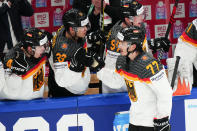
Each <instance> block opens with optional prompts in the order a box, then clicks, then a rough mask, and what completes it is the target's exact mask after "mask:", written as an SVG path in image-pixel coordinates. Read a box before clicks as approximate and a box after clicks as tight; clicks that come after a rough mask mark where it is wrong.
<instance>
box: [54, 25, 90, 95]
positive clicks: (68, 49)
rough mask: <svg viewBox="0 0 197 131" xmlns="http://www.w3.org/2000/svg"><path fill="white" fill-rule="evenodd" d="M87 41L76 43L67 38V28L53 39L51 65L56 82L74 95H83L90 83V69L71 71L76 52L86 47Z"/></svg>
mask: <svg viewBox="0 0 197 131" xmlns="http://www.w3.org/2000/svg"><path fill="white" fill-rule="evenodd" d="M85 46H86V44H85V39H81V40H80V41H78V42H75V41H73V40H71V39H68V38H66V37H65V28H64V26H62V27H61V28H60V29H59V30H58V32H57V35H56V36H54V38H53V45H52V56H51V58H50V64H51V67H52V69H53V71H54V77H55V81H56V83H57V84H58V86H60V87H63V88H65V89H67V90H68V91H70V92H71V93H73V94H83V93H85V91H86V90H87V88H88V84H89V82H90V71H89V68H87V67H84V71H83V72H75V71H72V70H70V68H69V67H70V62H71V59H72V58H73V57H74V54H75V53H76V51H77V50H78V49H79V48H81V47H84V48H85Z"/></svg>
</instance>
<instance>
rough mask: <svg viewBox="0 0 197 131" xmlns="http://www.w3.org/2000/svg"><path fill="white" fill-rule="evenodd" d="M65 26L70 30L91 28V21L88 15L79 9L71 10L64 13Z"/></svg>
mask: <svg viewBox="0 0 197 131" xmlns="http://www.w3.org/2000/svg"><path fill="white" fill-rule="evenodd" d="M62 21H63V25H64V27H65V28H66V30H68V28H69V27H75V28H77V27H83V26H87V28H88V29H89V28H90V23H89V19H88V17H87V15H86V14H84V13H82V12H81V11H79V10H78V9H74V8H72V9H70V10H68V11H67V12H66V13H64V15H63V17H62Z"/></svg>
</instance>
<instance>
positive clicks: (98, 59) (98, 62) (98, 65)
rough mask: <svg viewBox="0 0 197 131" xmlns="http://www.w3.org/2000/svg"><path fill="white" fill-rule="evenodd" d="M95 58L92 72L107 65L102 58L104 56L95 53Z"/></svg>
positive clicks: (91, 68)
mask: <svg viewBox="0 0 197 131" xmlns="http://www.w3.org/2000/svg"><path fill="white" fill-rule="evenodd" d="M93 59H94V62H93V64H92V65H91V67H90V71H91V72H98V71H100V70H101V69H102V68H103V67H104V66H105V62H104V60H103V59H102V57H100V56H99V55H97V54H94V55H93Z"/></svg>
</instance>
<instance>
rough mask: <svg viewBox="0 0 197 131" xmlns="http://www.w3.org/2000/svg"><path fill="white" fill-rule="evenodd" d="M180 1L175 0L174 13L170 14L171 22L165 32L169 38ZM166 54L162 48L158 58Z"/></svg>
mask: <svg viewBox="0 0 197 131" xmlns="http://www.w3.org/2000/svg"><path fill="white" fill-rule="evenodd" d="M178 3H179V0H175V4H174V6H173V10H172V14H171V16H170V20H169V23H168V27H167V30H166V33H165V38H166V39H167V38H168V36H169V33H170V29H171V26H172V24H173V23H174V22H175V21H176V20H175V19H174V15H175V14H176V8H177V6H178ZM163 54H164V50H163V49H161V51H160V53H159V56H158V60H161V58H162V56H163Z"/></svg>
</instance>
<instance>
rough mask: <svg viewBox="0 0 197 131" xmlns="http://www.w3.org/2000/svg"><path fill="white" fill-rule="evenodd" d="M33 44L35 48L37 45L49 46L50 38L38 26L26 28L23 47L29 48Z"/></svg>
mask: <svg viewBox="0 0 197 131" xmlns="http://www.w3.org/2000/svg"><path fill="white" fill-rule="evenodd" d="M28 46H31V47H32V48H33V49H35V46H44V47H45V48H46V47H47V46H48V38H47V35H46V34H45V33H44V31H42V30H40V29H38V28H28V29H25V30H24V37H23V47H24V48H27V47H28Z"/></svg>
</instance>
